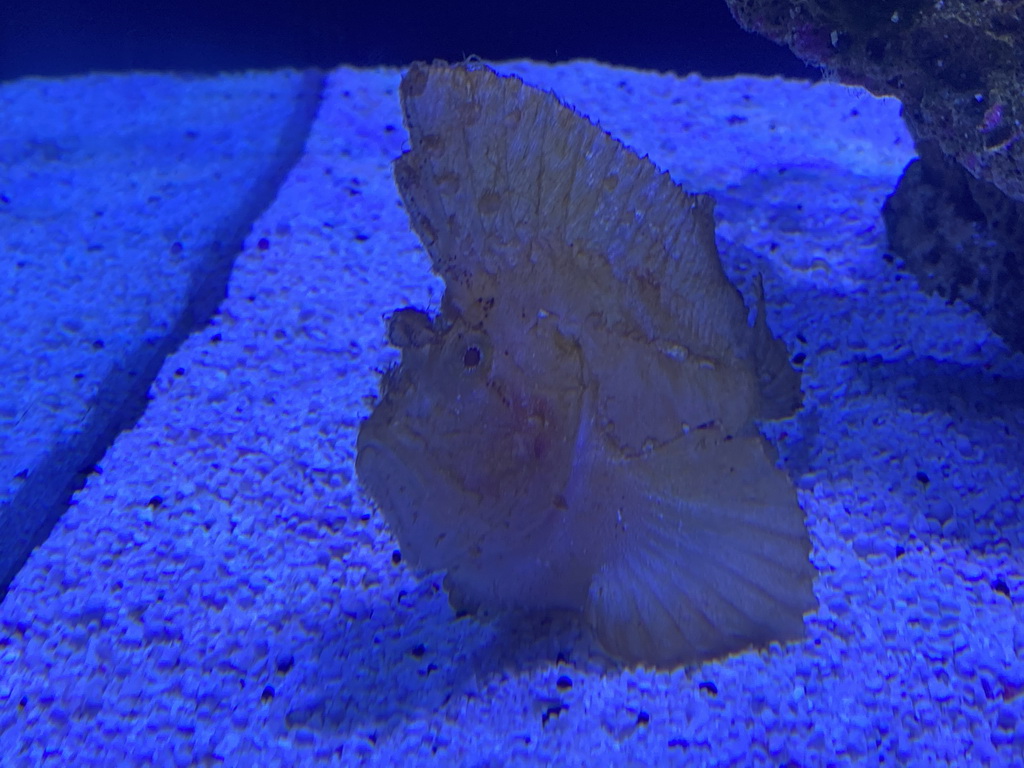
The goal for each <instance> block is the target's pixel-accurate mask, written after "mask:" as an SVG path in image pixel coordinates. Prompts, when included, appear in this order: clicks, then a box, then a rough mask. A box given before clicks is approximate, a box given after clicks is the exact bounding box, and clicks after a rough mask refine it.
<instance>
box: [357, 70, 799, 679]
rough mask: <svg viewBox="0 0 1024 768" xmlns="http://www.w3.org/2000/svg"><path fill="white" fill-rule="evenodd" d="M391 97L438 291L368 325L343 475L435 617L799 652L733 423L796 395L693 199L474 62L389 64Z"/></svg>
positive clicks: (616, 651)
mask: <svg viewBox="0 0 1024 768" xmlns="http://www.w3.org/2000/svg"><path fill="white" fill-rule="evenodd" d="M401 95H402V104H403V109H404V112H405V119H406V125H407V127H408V129H409V134H410V142H411V146H412V149H411V151H410V152H408V153H406V154H405V155H403V156H402V157H401V158H399V160H398V161H397V162H396V166H395V178H396V181H397V184H398V188H399V191H400V192H401V194H402V197H403V199H404V201H405V203H406V206H407V208H408V210H409V215H410V220H411V222H412V225H413V228H414V229H415V231H416V232H417V234H418V235H419V236H420V239H421V240H422V241H423V244H424V246H425V247H426V249H427V251H428V252H429V253H430V256H431V259H432V261H433V264H434V269H435V271H436V272H437V273H438V274H439V275H440V276H441V277H442V278H444V280H445V284H446V292H445V297H444V300H443V302H442V306H441V311H440V313H439V314H438V315H437V316H436V317H430V316H429V315H427V314H426V313H424V312H421V311H419V310H416V309H413V308H406V309H403V310H400V311H398V312H396V313H395V315H394V316H393V317H392V319H391V321H390V325H389V339H390V341H391V342H392V343H393V344H395V345H396V346H399V347H400V348H401V349H402V361H401V364H400V365H399V366H397V367H395V368H393V369H392V370H391V371H389V372H388V373H387V375H386V376H385V379H384V382H383V385H382V391H381V398H380V401H379V403H378V405H377V407H376V408H375V410H374V412H373V414H372V415H371V416H370V418H369V419H368V420H367V421H366V422H364V424H363V426H362V428H361V430H360V435H359V445H358V450H359V453H358V458H357V469H358V471H359V475H360V478H361V480H362V482H363V484H364V485H365V487H366V488H367V489H368V490H369V491H370V493H371V494H372V495H373V496H374V498H375V499H376V500H377V502H378V504H379V505H380V507H381V509H382V510H383V512H384V514H385V515H386V517H387V519H388V521H389V523H390V524H391V525H392V527H393V528H394V530H395V532H396V534H397V536H398V538H399V540H400V542H401V545H402V548H403V551H404V552H406V554H407V555H408V556H409V558H410V559H411V560H412V562H414V563H416V564H417V565H419V566H420V567H422V568H425V569H447V571H448V576H447V579H446V585H447V586H448V589H449V592H450V595H451V598H452V601H453V603H454V604H456V605H458V606H460V607H464V608H469V609H477V608H480V607H488V608H494V607H498V608H501V607H504V606H508V607H516V608H526V609H540V610H544V609H560V610H571V611H578V612H580V613H581V614H582V616H583V617H584V619H585V621H586V623H587V624H588V625H589V626H590V627H591V628H592V629H593V631H594V632H595V633H596V635H597V638H598V639H599V640H600V641H601V643H602V644H603V645H604V647H605V648H606V649H607V650H608V651H609V652H610V653H611V654H613V655H615V656H617V657H619V658H621V659H623V660H624V661H627V662H643V663H650V664H657V665H663V666H671V665H674V664H678V663H682V662H686V661H693V660H698V659H703V658H708V657H710V656H714V655H718V654H722V653H728V652H730V651H734V650H738V649H741V648H743V647H745V646H747V645H750V644H751V643H764V642H767V641H769V640H775V639H791V638H797V637H799V636H801V634H802V631H803V619H802V617H803V613H804V612H805V611H807V610H810V609H812V608H813V607H814V606H815V601H814V597H813V593H812V591H811V577H812V574H813V569H812V568H811V566H810V565H809V563H808V553H809V548H810V543H809V540H808V536H807V531H806V529H805V526H804V521H803V514H802V512H801V510H800V508H799V506H798V505H797V503H796V497H795V493H794V491H793V488H792V486H791V485H790V483H789V480H788V479H787V477H786V475H785V474H784V473H783V472H782V471H781V470H779V469H777V468H776V467H775V466H774V455H773V453H772V451H771V449H770V448H769V447H768V446H767V444H766V443H765V442H764V440H763V439H762V438H761V436H760V435H759V433H758V432H757V429H756V427H755V425H754V419H756V418H764V417H767V418H774V417H779V416H784V415H788V414H790V413H792V412H793V410H794V409H795V408H796V407H797V406H798V404H799V400H800V390H799V378H798V375H797V374H796V372H795V371H793V369H792V368H791V367H790V366H789V364H788V361H787V355H786V350H785V347H784V345H783V344H782V343H781V342H779V341H778V340H777V339H775V338H774V337H772V335H771V333H770V332H769V331H768V328H767V326H766V324H765V322H764V314H763V308H759V311H758V319H757V322H756V323H755V324H754V326H752V327H751V326H748V325H747V322H746V317H747V312H746V308H745V307H744V305H743V301H742V299H741V297H740V296H739V294H738V292H737V291H736V289H735V288H734V287H733V286H732V285H731V284H730V283H729V281H728V280H727V279H726V277H725V275H724V273H723V271H722V268H721V264H720V262H719V260H718V254H717V251H716V250H715V245H714V222H713V217H712V201H711V200H710V198H707V197H705V196H692V195H687V194H686V193H685V192H683V191H682V190H681V189H679V188H678V187H677V186H676V185H675V184H673V183H672V181H671V179H669V178H668V176H667V175H665V174H659V173H658V172H657V171H656V169H655V168H654V166H653V165H652V164H651V163H650V162H649V161H647V160H641V159H640V158H638V157H637V156H636V155H635V154H634V153H633V152H631V151H629V150H627V149H626V148H625V147H623V146H622V145H621V144H619V143H618V142H616V141H614V140H613V139H611V138H610V137H608V136H607V135H606V134H604V133H603V132H602V131H600V129H598V128H597V127H596V126H594V125H593V124H591V123H590V122H589V121H587V120H586V119H584V118H582V117H580V116H579V115H577V114H576V113H574V112H573V111H572V110H570V109H568V108H566V107H564V106H562V105H561V104H560V103H559V102H558V101H557V99H555V98H554V97H553V96H551V95H550V94H545V93H542V92H540V91H537V90H535V89H532V88H529V87H527V86H524V85H523V84H522V83H521V82H520V81H519V80H517V79H514V78H502V77H498V76H496V75H495V74H494V73H493V72H491V71H490V70H488V69H486V68H485V67H482V66H472V65H456V66H447V65H443V64H437V65H432V66H427V65H414V66H413V67H412V69H411V70H410V72H409V73H408V75H407V76H406V77H405V78H404V79H403V82H402V87H401Z"/></svg>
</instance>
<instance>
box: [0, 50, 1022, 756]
mask: <svg viewBox="0 0 1024 768" xmlns="http://www.w3.org/2000/svg"><path fill="white" fill-rule="evenodd" d="M504 69H505V70H506V71H517V72H520V73H522V74H523V75H524V77H525V78H526V79H527V80H528V81H529V82H532V83H535V84H540V85H544V86H547V87H551V88H554V89H555V90H557V92H558V93H559V94H560V95H561V96H562V98H563V99H565V100H566V101H568V102H570V103H572V104H573V105H575V106H576V108H577V109H578V110H580V111H581V112H583V113H584V114H587V115H590V116H591V117H593V118H595V119H597V120H599V121H600V122H601V123H602V125H603V127H604V128H605V129H607V130H608V131H609V132H611V133H612V134H613V135H614V136H616V137H618V138H620V139H622V140H623V141H624V142H626V143H627V144H629V145H631V146H633V147H634V148H636V149H637V150H638V151H640V152H641V153H647V154H649V155H650V156H651V158H652V160H653V161H654V162H655V163H656V164H658V165H659V166H661V167H662V168H665V169H667V170H668V171H670V172H671V173H672V175H673V177H674V178H675V179H676V180H677V181H678V182H680V183H681V184H682V185H683V186H685V187H686V188H688V189H690V190H693V191H711V192H714V193H715V194H716V196H717V197H718V198H719V203H718V207H717V210H716V215H717V217H718V220H719V233H718V234H719V244H720V248H721V249H722V252H723V260H724V262H725V264H726V268H727V271H728V272H729V273H730V276H731V277H732V278H733V279H734V280H735V281H736V282H737V284H738V285H739V286H740V287H741V288H742V289H743V290H744V292H745V294H746V295H747V297H748V299H749V297H750V295H751V293H750V290H749V289H750V286H751V283H752V277H753V275H755V274H757V273H762V274H763V275H764V282H765V292H766V295H767V297H768V302H769V323H770V325H771V326H772V327H773V328H774V329H775V330H776V332H778V333H779V334H780V335H781V336H782V337H783V338H784V339H785V340H786V342H787V344H789V345H790V348H791V350H792V351H793V353H794V355H797V356H798V357H797V359H798V360H801V361H802V367H803V369H804V374H803V388H804V393H805V398H804V407H803V409H802V410H801V411H800V412H799V413H798V415H797V416H796V417H794V418H792V419H790V420H788V421H785V422H780V423H777V424H767V425H765V428H764V431H765V433H766V434H767V435H768V437H769V438H771V439H772V440H773V442H775V443H776V444H777V445H778V447H779V451H780V456H781V459H782V461H783V463H784V464H785V466H786V467H787V469H788V470H789V472H790V473H791V475H792V476H793V478H794V481H795V482H796V484H797V487H798V489H799V498H800V503H801V505H802V507H803V508H804V510H805V511H806V513H807V520H808V527H809V530H810V533H811V539H812V544H813V551H812V555H811V557H812V560H813V563H814V565H815V566H816V568H817V570H818V577H817V580H816V583H815V592H816V595H817V597H818V599H819V601H820V608H819V610H817V611H816V612H814V613H811V614H809V615H808V616H807V619H806V624H807V637H806V639H805V640H803V641H801V642H796V643H792V644H788V645H784V646H772V647H770V648H768V649H765V650H762V651H748V652H745V653H740V654H738V655H736V656H734V657H731V658H728V659H723V660H719V661H714V662H709V663H705V664H702V665H699V666H695V667H691V668H683V669H678V670H676V671H674V672H670V673H666V672H656V671H653V670H649V669H644V668H641V669H632V670H617V669H614V668H611V667H610V666H608V665H607V664H606V663H604V662H603V661H602V659H601V657H600V656H599V654H597V653H595V652H593V651H592V649H590V648H588V647H587V646H586V643H585V641H583V640H582V639H581V638H580V637H579V636H578V633H577V632H576V631H575V630H574V629H573V628H572V627H571V626H570V625H563V624H561V623H560V622H555V623H554V624H553V625H552V627H550V628H549V629H547V630H545V629H544V628H537V627H532V628H528V627H525V626H520V625H517V624H515V623H514V622H509V621H504V622H498V623H491V624H489V623H485V622H478V621H477V620H476V619H474V618H473V617H456V616H454V615H453V614H452V611H451V610H450V608H449V607H448V604H447V600H446V598H445V595H444V592H443V590H442V589H441V588H440V578H439V577H438V576H437V575H425V576H424V575H417V574H415V573H413V572H411V571H410V570H409V569H408V568H407V564H406V563H405V562H404V561H403V560H402V558H401V555H400V553H399V552H398V550H397V545H396V544H395V542H394V541H393V539H392V538H391V537H390V535H389V533H388V531H387V529H386V527H385V526H384V524H383V522H382V520H381V518H380V516H379V514H378V513H377V512H376V511H375V510H374V509H373V507H372V505H370V504H369V503H368V501H367V499H366V498H365V497H364V496H363V495H362V493H361V491H360V488H359V485H358V482H357V479H356V477H355V474H354V471H353V455H354V445H355V436H356V430H357V428H358V424H359V421H360V419H361V418H363V417H364V416H365V415H366V414H367V413H368V408H369V400H368V398H370V397H371V396H372V395H374V394H375V393H376V389H377V379H378V374H379V372H380V371H381V370H383V369H385V368H386V367H387V366H388V365H389V364H390V363H391V362H393V361H394V359H395V353H394V351H393V350H390V349H389V348H387V347H386V345H385V344H384V322H383V318H384V316H385V315H386V313H387V312H388V311H389V310H391V309H393V308H396V307H401V306H405V305H409V304H415V305H422V306H427V307H430V308H435V309H436V308H437V306H438V302H439V301H440V295H441V293H440V283H439V282H438V281H437V280H436V279H435V278H433V277H432V276H431V275H430V272H429V266H428V262H427V259H426V257H425V255H424V253H423V252H422V249H421V248H420V246H419V244H418V242H417V240H416V238H415V237H414V236H413V235H412V234H411V232H410V230H409V226H408V222H407V219H406V217H405V213H404V211H403V209H402V207H401V206H400V203H399V200H398V197H397V193H396V191H395V187H394V184H393V181H392V179H391V173H390V161H391V160H392V159H393V158H394V157H395V156H396V155H397V154H399V153H400V152H401V151H402V149H403V147H404V146H405V143H406V142H405V133H404V129H403V128H402V124H401V117H400V114H399V107H398V97H397V85H398V79H399V73H398V72H395V71H364V70H351V69H339V70H336V71H334V72H333V73H330V74H329V76H328V78H327V82H326V88H325V91H324V98H323V102H322V105H321V108H320V112H319V115H318V117H317V119H316V121H315V123H314V124H313V127H312V132H311V134H310V135H309V138H308V140H307V143H306V147H305V153H304V155H303V156H302V157H301V159H300V160H299V161H298V163H297V164H296V165H295V166H294V167H293V168H292V170H291V172H290V174H289V175H288V176H287V178H286V179H285V180H284V182H283V184H282V185H281V186H280V189H279V190H278V193H277V195H276V198H275V199H274V200H273V202H272V203H271V204H270V206H269V207H268V208H267V209H266V210H265V211H264V212H263V213H262V214H261V215H260V216H259V217H258V218H257V219H256V221H255V223H254V224H253V226H252V230H251V233H250V234H249V235H248V236H247V237H246V238H245V244H244V248H243V250H242V252H241V254H239V255H238V257H237V259H236V261H235V264H234V269H233V272H232V273H231V277H230V284H229V291H228V297H227V299H225V300H224V301H223V303H222V304H221V306H220V309H219V312H218V313H217V314H216V315H215V316H214V318H213V321H212V322H211V323H210V324H209V326H208V327H205V328H203V329H202V330H200V331H198V332H196V333H194V334H192V335H191V336H189V337H188V338H187V339H186V340H185V341H184V343H183V344H182V345H181V346H180V348H179V349H177V350H176V351H174V352H173V353H172V354H171V355H170V356H169V357H168V358H167V360H166V361H165V363H164V365H163V367H162V369H161V370H160V372H159V374H158V375H157V376H156V379H155V381H153V383H152V386H151V389H150V397H151V400H150V402H149V404H148V407H147V409H146V410H145V413H144V414H143V415H142V416H141V418H140V419H139V421H138V423H137V424H136V425H135V427H134V428H133V429H131V430H130V431H127V432H124V433H123V434H121V435H120V436H119V437H118V438H117V440H116V441H115V442H114V444H113V446H112V447H111V448H110V450H109V451H108V452H107V453H106V455H105V456H104V457H103V458H102V459H101V460H100V461H99V464H98V466H97V468H96V471H95V472H94V473H93V474H90V475H89V477H88V479H87V482H86V484H85V487H84V488H83V489H82V490H81V491H80V492H78V493H76V494H75V496H74V498H73V501H72V504H71V506H70V507H69V508H68V510H67V511H66V512H65V513H64V515H63V516H62V517H61V518H60V520H59V521H58V522H57V524H56V526H55V528H54V530H53V532H52V533H51V535H50V536H49V538H48V539H47V540H46V541H45V542H44V543H43V544H42V545H41V546H40V547H38V549H36V550H35V551H34V552H33V554H32V555H31V557H30V559H29V561H28V562H27V564H26V565H25V566H24V568H23V569H22V570H21V571H20V573H18V575H17V576H16V578H15V579H14V581H13V583H12V584H11V588H10V592H9V594H8V595H7V597H6V599H5V600H4V601H3V603H2V604H0V765H3V766H4V768H7V766H18V767H20V766H39V765H48V764H52V765H66V764H74V765H83V766H84V765H110V766H114V765H154V766H189V765H220V764H223V765H238V766H251V765H259V766H293V765H314V764H316V765H331V764H333V765H354V764H366V765H382V766H384V765H431V764H435V765H444V766H454V765H458V766H462V765H466V766H513V765H523V766H527V765H552V764H554V765H616V766H618V765H636V766H649V765H687V766H697V765H716V766H717V765H736V766H747V765H762V764H763V765H774V766H797V765H799V766H827V765H837V766H838V765H865V766H867V765H870V766H879V765H894V766H895V765H903V766H917V765H921V766H924V765H944V764H949V765H985V764H991V765H1007V766H1009V765H1014V764H1019V763H1020V760H1021V756H1022V755H1024V695H1022V694H1024V659H1022V658H1021V656H1022V654H1024V607H1022V606H1024V577H1022V575H1021V567H1020V564H1021V559H1022V556H1024V515H1022V513H1021V511H1020V509H1019V507H1020V505H1021V500H1022V495H1024V481H1022V472H1021V457H1022V455H1024V394H1022V392H1024V383H1022V378H1024V359H1022V358H1021V356H1019V355H1018V356H1013V355H1011V354H1010V353H1009V352H1008V351H1007V349H1006V348H1005V346H1004V345H1003V344H1002V343H1001V342H1000V341H999V340H998V339H997V338H995V337H993V336H992V335H991V334H990V333H989V332H988V330H987V329H986V327H985V325H984V324H983V322H982V321H981V320H980V319H979V318H978V317H977V316H976V315H974V314H973V313H972V312H971V311H970V310H969V309H968V308H967V307H965V306H964V305H962V304H960V303H956V304H953V305H946V304H945V303H944V302H943V301H942V300H941V299H939V298H937V297H930V296H926V295H923V294H922V293H921V292H920V291H919V290H918V288H917V285H916V282H915V280H914V279H913V278H912V277H911V276H909V275H907V274H906V273H904V272H903V271H901V270H900V268H899V265H898V264H896V263H891V262H890V261H889V260H887V259H886V258H885V250H884V248H885V246H884V228H883V226H882V223H881V219H880V215H879V208H880V205H881V203H882V201H883V199H884V197H885V195H886V194H887V193H888V192H889V191H890V190H891V189H892V187H893V185H894V184H895V182H896V180H897V178H898V176H899V173H900V171H901V170H902V167H903V165H904V164H905V163H906V162H907V161H909V160H910V159H911V157H912V146H911V141H910V139H909V137H908V136H907V134H906V132H905V130H904V129H903V127H902V124H901V122H900V120H899V116H898V104H897V103H895V102H892V101H882V100H876V99H874V98H872V97H870V96H867V95H866V94H864V93H862V92H859V91H856V90H852V89H847V88H843V87H840V86H836V85H832V84H820V85H814V86H811V85H809V84H807V83H802V82H787V81H782V80H768V79H754V78H735V79H729V80H719V81H707V80H701V79H699V78H696V77H688V78H677V77H675V76H671V75H661V74H653V73H644V72H635V71H628V70H622V69H613V68H609V67H606V66H602V65H598V64H594V63H589V62H578V63H572V64H567V65H560V66H555V67H549V66H542V65H536V64H526V63H519V64H514V65H509V66H507V67H504ZM82 97H83V98H89V97H90V94H83V96H82ZM129 236H130V233H127V234H126V237H129ZM33 352H34V350H31V349H29V350H26V354H27V355H31V354H33ZM556 625H557V626H556Z"/></svg>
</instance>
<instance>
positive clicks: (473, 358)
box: [462, 346, 483, 368]
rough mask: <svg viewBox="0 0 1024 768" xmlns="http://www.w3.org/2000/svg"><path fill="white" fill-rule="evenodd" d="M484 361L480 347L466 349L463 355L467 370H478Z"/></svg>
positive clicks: (463, 362)
mask: <svg viewBox="0 0 1024 768" xmlns="http://www.w3.org/2000/svg"><path fill="white" fill-rule="evenodd" d="M482 359H483V353H482V352H481V351H480V347H475V346H474V347H466V351H465V352H463V353H462V364H463V365H464V366H466V367H467V368H476V367H477V366H478V365H480V361H481V360H482Z"/></svg>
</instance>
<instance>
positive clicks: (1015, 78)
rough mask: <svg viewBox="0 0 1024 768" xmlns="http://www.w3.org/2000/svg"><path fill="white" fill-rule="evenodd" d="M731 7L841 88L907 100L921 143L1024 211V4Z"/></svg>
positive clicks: (911, 1)
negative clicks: (829, 75)
mask: <svg viewBox="0 0 1024 768" xmlns="http://www.w3.org/2000/svg"><path fill="white" fill-rule="evenodd" d="M726 2H727V3H728V4H729V7H730V8H731V9H732V12H733V15H734V16H735V17H736V20H737V21H739V23H740V24H741V25H743V26H744V27H745V28H747V29H749V30H751V31H754V32H760V33H761V34H763V35H766V36H768V37H770V38H771V39H773V40H775V41H777V42H779V43H784V44H786V45H788V46H789V47H790V48H792V49H793V52H794V53H796V54H797V55H798V56H800V57H801V58H802V59H804V61H807V62H808V63H812V64H818V65H820V66H823V67H825V69H826V70H827V71H829V72H831V73H832V74H834V75H835V76H836V77H837V78H838V79H839V80H840V81H842V82H844V83H847V84H850V85H863V86H865V87H866V88H868V89H869V90H871V91H872V92H873V93H875V94H878V95H886V96H897V97H899V99H900V100H901V101H902V102H903V105H904V110H903V117H904V119H905V120H906V121H907V125H908V126H909V127H910V132H911V134H913V136H914V139H915V140H916V141H919V142H920V141H934V142H936V143H937V144H938V146H940V147H941V148H942V151H943V152H944V153H945V154H946V155H947V156H949V157H952V158H955V159H956V160H957V162H959V163H960V164H961V165H963V166H964V167H965V168H966V169H967V170H968V171H969V172H970V173H971V174H973V175H974V176H976V177H977V178H979V179H983V180H985V181H989V182H991V183H993V184H994V185H995V186H996V187H998V188H999V189H1000V190H1002V192H1003V193H1004V194H1006V195H1009V196H1010V197H1012V198H1014V199H1016V200H1020V201H1024V141H1020V138H1021V136H1022V135H1024V125H1022V123H1024V55H1022V51H1024V1H1022V0H990V1H988V2H974V1H973V0H943V1H942V2H931V1H930V0H902V1H901V2H878V0H867V1H865V0H838V2H831V1H829V0H796V1H795V2H794V1H793V0H726Z"/></svg>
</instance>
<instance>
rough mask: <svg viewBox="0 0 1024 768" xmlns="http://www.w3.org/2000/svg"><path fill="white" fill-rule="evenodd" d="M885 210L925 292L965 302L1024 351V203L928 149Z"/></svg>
mask: <svg viewBox="0 0 1024 768" xmlns="http://www.w3.org/2000/svg"><path fill="white" fill-rule="evenodd" d="M921 150H922V151H921V157H920V159H918V160H915V161H914V162H912V163H911V164H910V165H909V166H907V169H906V170H905V171H904V173H903V176H902V177H901V178H900V183H899V186H898V187H897V188H896V191H895V192H894V193H893V194H892V196H890V197H889V198H888V200H886V203H885V206H884V207H883V209H882V213H883V216H884V217H885V225H886V230H887V231H888V234H889V242H890V245H891V247H892V249H893V251H894V252H895V253H897V254H898V255H899V256H900V257H901V258H902V259H903V260H904V261H905V262H906V265H907V267H908V268H909V269H910V270H912V271H913V272H914V274H915V275H916V276H917V279H918V281H919V282H920V283H921V287H922V288H925V289H926V290H929V291H934V292H935V293H937V294H938V295H939V296H941V297H942V298H944V299H945V300H946V301H948V302H953V301H955V300H956V299H962V300H963V301H965V302H966V303H967V304H969V305H970V306H971V307H973V308H974V309H976V310H977V311H978V312H980V313H981V314H982V315H983V316H984V317H985V319H986V321H987V322H988V323H989V325H991V326H992V329H993V330H994V331H995V332H996V333H998V334H999V335H1000V336H1002V337H1003V338H1004V339H1005V340H1006V343H1007V344H1009V345H1010V346H1012V347H1014V348H1016V349H1020V350H1024V203H1021V202H1017V201H1016V200H1012V199H1010V198H1009V197H1007V196H1006V195H1004V194H1003V193H1002V192H1000V191H999V190H998V189H996V188H995V187H994V186H992V185H991V184H989V183H987V182H984V181H979V180H978V179H975V178H974V177H972V176H970V175H969V174H966V173H964V171H963V169H962V168H961V167H960V166H959V165H957V164H956V163H955V162H953V161H951V160H948V159H946V158H945V157H944V156H943V155H942V153H941V152H940V151H939V150H938V149H937V148H936V146H935V145H934V144H933V143H931V142H928V143H926V144H924V145H923V146H922V147H921Z"/></svg>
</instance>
